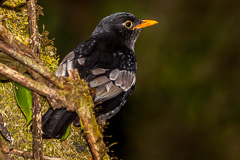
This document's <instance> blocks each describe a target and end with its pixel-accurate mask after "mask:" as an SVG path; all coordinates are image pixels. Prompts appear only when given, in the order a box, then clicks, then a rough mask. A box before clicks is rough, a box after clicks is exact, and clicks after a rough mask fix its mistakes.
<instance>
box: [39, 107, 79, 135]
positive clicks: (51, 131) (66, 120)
mask: <svg viewBox="0 0 240 160" xmlns="http://www.w3.org/2000/svg"><path fill="white" fill-rule="evenodd" d="M76 117H77V113H76V112H72V111H67V110H66V109H56V110H53V109H52V108H50V109H49V110H48V111H47V112H46V113H45V114H44V115H43V118H42V131H43V138H61V137H62V136H63V135H64V133H65V132H66V130H67V128H68V126H69V125H70V124H71V123H72V122H73V120H74V119H75V118H76Z"/></svg>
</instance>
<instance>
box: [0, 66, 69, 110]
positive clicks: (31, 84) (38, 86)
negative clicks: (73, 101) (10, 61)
mask: <svg viewBox="0 0 240 160" xmlns="http://www.w3.org/2000/svg"><path fill="white" fill-rule="evenodd" d="M0 74H3V75H4V76H6V77H8V78H10V79H12V80H13V81H15V82H18V83H19V84H21V85H23V86H25V87H27V88H29V89H31V90H33V91H35V92H38V93H39V94H41V95H42V96H45V97H49V98H53V99H56V100H58V101H60V102H61V103H63V105H66V106H68V105H69V103H68V101H67V100H66V97H64V96H61V95H60V94H59V93H58V92H57V91H56V90H54V89H52V88H49V87H48V86H47V85H45V84H42V83H40V82H37V81H34V80H32V79H31V78H29V77H26V76H24V75H22V74H21V73H19V72H17V71H15V70H13V69H11V68H9V67H8V66H6V65H5V64H2V63H0ZM61 93H63V91H62V92H61Z"/></svg>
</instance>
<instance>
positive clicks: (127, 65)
mask: <svg viewBox="0 0 240 160" xmlns="http://www.w3.org/2000/svg"><path fill="white" fill-rule="evenodd" d="M156 23H157V22H156V21H151V20H140V19H139V18H137V17H135V16H134V15H133V14H130V13H124V12H121V13H115V14H112V15H110V16H107V17H105V18H104V19H102V20H101V21H100V22H99V24H98V25H97V27H96V29H95V30H94V32H93V33H92V36H91V37H90V39H89V40H87V41H85V42H83V43H82V44H80V45H79V46H77V47H76V48H75V49H74V50H73V51H72V52H70V53H69V54H68V55H67V56H66V57H65V58H64V59H63V61H62V62H61V63H60V65H59V68H58V69H57V71H56V76H69V75H68V71H70V70H73V69H74V68H77V69H78V72H79V74H80V77H81V78H83V79H85V80H86V81H87V82H88V83H89V86H90V87H92V88H95V89H96V94H95V96H94V97H93V100H94V103H95V107H94V111H95V115H96V118H97V119H100V120H107V119H109V118H111V117H112V116H113V115H115V114H116V113H117V112H118V111H119V110H120V108H121V107H122V106H123V105H124V103H125V102H126V99H127V97H128V96H129V95H130V93H131V92H132V90H133V89H134V86H135V83H136V70H137V62H136V57H135V54H134V44H135V42H136V40H137V37H138V35H139V33H140V32H141V29H142V28H144V27H147V26H150V25H153V24H156ZM76 117H77V114H76V112H71V111H66V109H57V110H53V109H52V108H50V109H49V110H48V111H47V112H46V113H45V115H44V116H43V126H42V130H43V137H44V138H60V137H62V136H63V134H64V133H65V132H66V129H67V127H68V126H69V125H70V124H71V123H72V121H73V120H74V119H75V118H76Z"/></svg>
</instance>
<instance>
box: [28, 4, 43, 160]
mask: <svg viewBox="0 0 240 160" xmlns="http://www.w3.org/2000/svg"><path fill="white" fill-rule="evenodd" d="M35 3H36V1H35V0H28V2H27V13H28V23H29V30H30V31H29V32H30V44H31V49H32V52H33V53H35V54H36V57H40V56H39V51H40V43H39V33H38V25H37V14H36V4H35ZM30 74H31V76H32V77H33V78H34V79H39V77H40V76H39V75H38V74H34V73H32V72H31V73H30ZM32 95H33V96H32V97H33V100H32V101H33V106H32V113H33V116H32V134H33V144H32V150H33V158H34V160H41V159H42V112H41V110H42V103H41V96H40V95H39V94H38V93H36V92H32Z"/></svg>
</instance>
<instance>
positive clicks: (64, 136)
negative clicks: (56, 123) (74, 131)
mask: <svg viewBox="0 0 240 160" xmlns="http://www.w3.org/2000/svg"><path fill="white" fill-rule="evenodd" d="M70 130H71V125H69V126H68V128H67V131H66V132H65V134H64V135H63V136H62V137H61V141H64V140H65V139H67V137H68V136H69V134H70Z"/></svg>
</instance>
